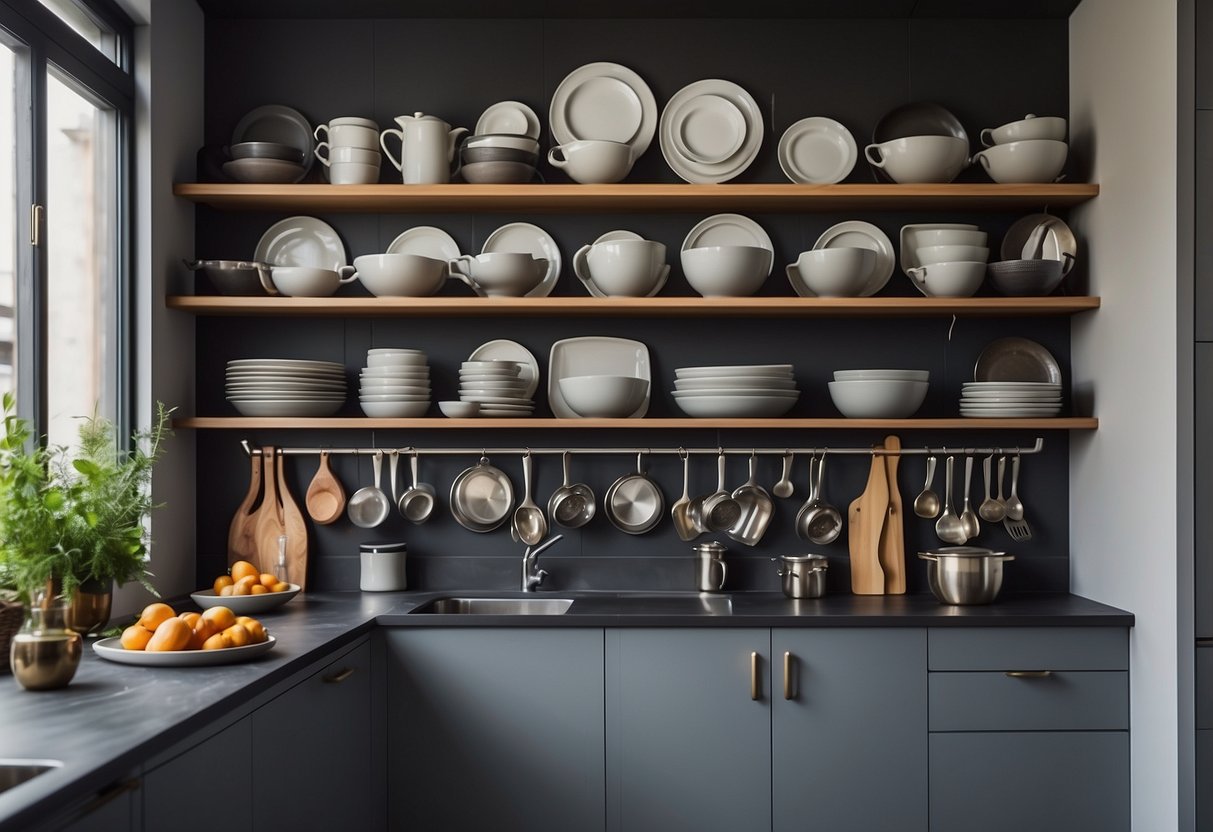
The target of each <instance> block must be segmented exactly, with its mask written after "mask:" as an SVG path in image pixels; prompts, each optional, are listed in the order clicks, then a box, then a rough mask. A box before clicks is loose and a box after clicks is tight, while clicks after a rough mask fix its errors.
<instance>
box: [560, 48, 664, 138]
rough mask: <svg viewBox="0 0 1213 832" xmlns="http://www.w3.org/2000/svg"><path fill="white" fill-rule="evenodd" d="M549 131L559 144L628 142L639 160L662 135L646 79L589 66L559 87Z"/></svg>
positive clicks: (621, 69)
mask: <svg viewBox="0 0 1213 832" xmlns="http://www.w3.org/2000/svg"><path fill="white" fill-rule="evenodd" d="M548 126H549V127H550V128H551V131H552V138H554V139H555V140H556V142H557V143H558V144H567V143H568V142H572V141H577V140H578V139H604V140H606V141H614V142H626V143H627V144H629V145H631V146H632V155H633V156H634V157H639V156H640V155H642V154H643V153H644V152H645V151H646V150H648V149H649V144H650V143H651V142H652V141H653V133H654V132H655V131H656V130H657V99H655V98H654V97H653V91H652V90H650V89H649V85H648V84H646V83H645V82H644V79H642V78H641V77H640V76H639V75H637V74H636V73H635V72H633V71H632V70H630V69H628V68H627V67H626V66H621V65H619V64H615V63H609V62H607V61H600V62H597V63H592V64H586V65H585V66H580V67H578V68H577V69H574V70H573V71H572V72H570V73H569V74H568V75H566V76H565V78H564V80H563V81H561V82H560V85H559V86H558V87H556V92H555V93H554V94H553V95H552V104H551V107H550V108H549V109H548Z"/></svg>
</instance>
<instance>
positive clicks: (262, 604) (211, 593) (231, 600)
mask: <svg viewBox="0 0 1213 832" xmlns="http://www.w3.org/2000/svg"><path fill="white" fill-rule="evenodd" d="M289 586H290V589H286V590H283V591H282V592H264V593H262V594H261V595H216V594H215V590H213V589H200V590H198V591H197V592H191V593H190V597H191V598H193V599H194V603H195V604H197V605H198V606H200V607H202V609H204V610H208V609H210V608H211V607H227V608H228V609H229V610H231V611H232V612H234V613H236V615H255V614H257V613H259V612H267V611H269V610H272V609H275V608H276V607H281V606H282V605H283V604H285V603H286V602H287V601H289V600H291V599H292V598H294V597H295V596H296V595H298V594H299V584H290V585H289Z"/></svg>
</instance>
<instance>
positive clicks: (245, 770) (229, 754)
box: [136, 718, 306, 832]
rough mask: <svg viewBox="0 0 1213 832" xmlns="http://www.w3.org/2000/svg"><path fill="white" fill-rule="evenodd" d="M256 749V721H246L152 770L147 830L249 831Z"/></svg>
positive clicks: (147, 784)
mask: <svg viewBox="0 0 1213 832" xmlns="http://www.w3.org/2000/svg"><path fill="white" fill-rule="evenodd" d="M304 730H306V728H304ZM252 750H253V732H252V722H251V720H249V719H248V718H245V719H242V720H240V721H239V722H237V723H235V724H234V725H231V726H229V727H227V728H224V729H223V730H222V731H220V732H219V733H218V734H215V735H214V736H212V737H210V738H208V739H206V740H203V741H202V742H201V743H199V744H197V745H195V746H193V747H192V748H190V749H189V750H187V751H186V752H185V753H183V754H181V755H180V756H177V757H174V758H173V759H171V760H169V761H168V762H166V763H164V764H163V765H161V766H159V767H157V768H154V769H152V770H151V771H148V772H146V773H145V774H144V775H143V789H142V793H143V828H144V829H145V830H148V832H152V831H153V830H160V829H168V830H172V831H173V832H215V830H216V829H223V830H224V832H248V830H250V829H252V813H253V755H252ZM136 794H138V792H136ZM208 795H211V796H212V797H213V799H211V798H210V797H208ZM293 797H294V795H293V793H287V794H282V795H278V796H277V799H276V800H275V803H276V804H277V803H279V802H288V801H290V800H291V799H293Z"/></svg>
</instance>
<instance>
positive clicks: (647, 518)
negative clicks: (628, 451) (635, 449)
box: [603, 452, 665, 534]
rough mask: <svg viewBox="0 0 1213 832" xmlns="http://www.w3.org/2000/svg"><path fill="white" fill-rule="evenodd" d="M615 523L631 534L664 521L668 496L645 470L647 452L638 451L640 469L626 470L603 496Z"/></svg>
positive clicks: (612, 522)
mask: <svg viewBox="0 0 1213 832" xmlns="http://www.w3.org/2000/svg"><path fill="white" fill-rule="evenodd" d="M603 507H604V508H605V510H606V516H607V519H608V520H610V521H611V525H613V526H614V527H615V528H617V529H619V530H620V531H621V532H626V533H627V534H645V533H646V532H649V531H652V530H653V528H654V527H656V525H657V524H658V523H660V522H661V515H662V513H663V512H664V511H665V497H664V496H662V494H661V489H660V488H658V486H657V483H655V482H653V481H652V480H651V479H649V478H648V477H647V476H645V473H644V454H643V452H642V453H638V454H636V473H634V474H624V475H623V476H622V477H620V478H619V479H617V480H615V482H614V483H612V485H611V487H610V488H609V489H607V493H606V498H605V499H604V500H603Z"/></svg>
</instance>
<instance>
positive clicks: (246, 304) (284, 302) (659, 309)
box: [166, 295, 1100, 318]
mask: <svg viewBox="0 0 1213 832" xmlns="http://www.w3.org/2000/svg"><path fill="white" fill-rule="evenodd" d="M166 303H167V305H168V308H169V309H179V310H182V311H185V312H192V313H194V314H196V315H224V316H249V315H252V316H260V317H301V318H303V317H326V318H331V317H348V318H374V317H378V318H388V317H395V318H400V317H415V318H455V317H468V318H478V317H494V316H500V317H507V316H527V315H530V316H534V317H553V316H554V317H562V318H565V317H572V316H584V317H588V316H603V317H615V316H627V317H663V316H664V317H679V318H681V317H717V318H729V317H735V318H740V317H750V318H817V317H843V316H845V317H872V318H886V317H887V318H898V317H930V316H946V315H960V316H963V317H997V316H1038V317H1044V316H1060V315H1074V314H1076V313H1079V312H1086V311H1089V310H1092V309H1098V308H1099V303H1100V300H1099V298H1097V297H1046V298H925V297H912V298H887V297H886V298H799V297H757V298H701V297H655V298H592V297H546V298H472V297H433V298H365V297H349V298H346V297H335V298H272V297H221V296H214V295H205V296H204V295H191V296H187V295H177V296H172V297H169V298H168V299H167V301H166Z"/></svg>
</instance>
